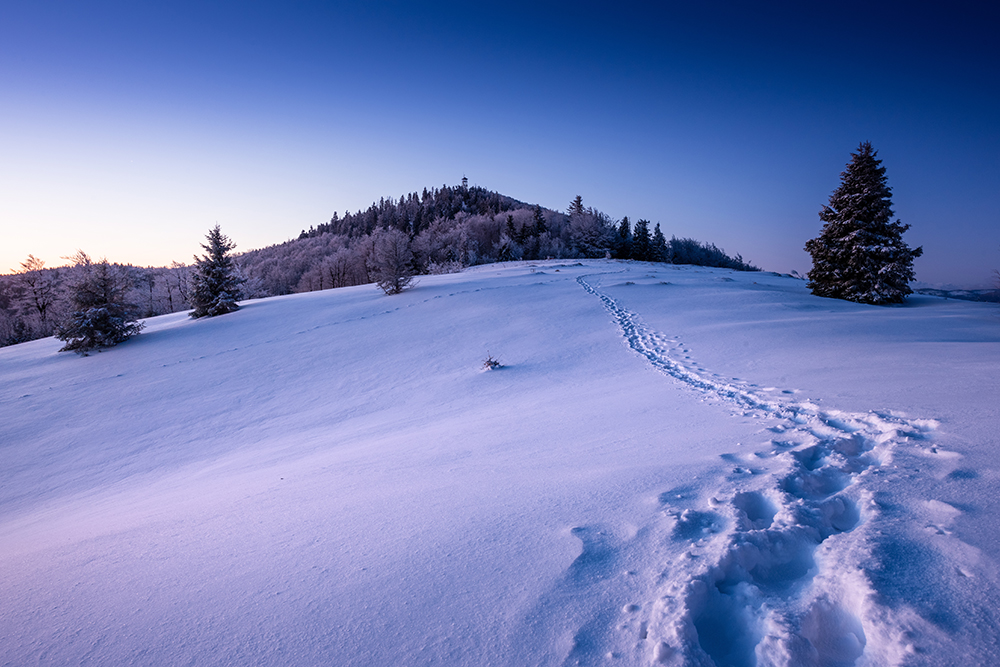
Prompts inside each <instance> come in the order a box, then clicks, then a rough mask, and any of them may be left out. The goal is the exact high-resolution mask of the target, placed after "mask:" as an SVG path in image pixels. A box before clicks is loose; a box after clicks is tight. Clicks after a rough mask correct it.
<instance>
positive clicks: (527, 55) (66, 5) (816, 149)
mask: <svg viewBox="0 0 1000 667" xmlns="http://www.w3.org/2000/svg"><path fill="white" fill-rule="evenodd" d="M992 6H993V3H986V2H980V3H968V4H955V3H950V4H948V5H947V7H946V6H945V5H944V4H943V3H942V4H941V5H940V6H939V7H929V6H928V7H925V6H922V5H919V4H917V3H872V2H865V3H861V2H837V3H802V2H788V3H750V2H698V3H672V2H667V3H657V4H656V5H653V4H646V3H634V2H627V1H626V2H615V3H596V2H572V3H569V2H567V3H527V2H503V3H474V2H433V3H403V2H377V1H376V2H357V3H353V2H352V3H346V2H344V3H324V2H296V1H294V0H289V1H287V2H231V3H223V2H205V3H202V2H160V3H154V2H143V1H137V0H129V1H121V2H88V1H80V0H77V1H72V2H70V1H66V2H52V1H48V0H40V1H38V2H7V1H6V0H0V230H2V235H0V236H2V243H0V271H10V270H12V269H15V268H17V266H18V264H19V263H20V262H21V261H24V259H25V258H26V257H27V255H28V254H29V253H31V254H34V255H35V256H37V257H40V258H42V259H44V260H45V261H46V262H47V263H48V265H50V266H51V265H57V264H60V263H62V260H61V259H60V257H64V256H68V255H71V254H73V253H74V252H75V251H76V249H78V248H80V249H83V250H85V251H86V252H88V253H89V254H91V255H92V256H95V257H102V256H106V257H107V258H108V259H110V260H112V261H118V262H130V263H133V264H139V265H165V264H168V263H169V262H170V261H171V260H177V261H183V262H189V261H191V257H192V255H193V254H194V253H195V252H199V251H200V248H199V245H198V244H199V243H200V242H201V240H202V239H203V236H204V234H205V232H206V231H207V230H208V229H209V228H210V227H211V226H213V225H214V224H216V223H219V224H220V225H222V228H223V231H224V232H225V233H227V234H228V235H229V236H231V237H232V238H233V240H234V241H235V242H236V243H237V245H238V247H239V249H241V250H249V249H252V248H257V247H261V246H265V245H270V244H273V243H280V242H282V241H285V240H287V239H289V238H293V237H295V236H296V235H297V234H298V232H299V231H300V230H301V229H303V228H308V227H309V226H310V225H314V224H318V223H321V222H325V221H326V220H328V219H329V218H330V216H331V215H332V214H333V212H334V211H338V212H341V213H343V212H344V211H345V210H351V211H354V210H358V209H361V208H366V207H367V206H368V205H370V204H371V203H372V201H375V200H377V199H378V198H380V197H382V196H393V197H399V196H400V195H401V194H404V193H408V192H411V191H414V190H420V189H422V188H423V187H430V186H440V185H442V184H445V183H447V184H456V183H458V182H459V180H460V179H461V178H462V176H463V175H467V176H468V177H469V180H470V182H471V183H473V184H478V185H482V186H484V187H487V188H490V189H493V190H497V191H500V192H502V193H504V194H508V195H510V196H513V197H516V198H518V199H521V200H524V201H528V202H531V203H536V202H537V203H540V204H542V205H543V206H547V207H550V208H555V209H559V210H565V209H566V207H567V205H568V204H569V202H570V200H571V199H572V198H573V197H574V196H575V195H577V194H580V195H582V196H583V200H584V203H585V204H586V205H589V206H593V207H595V208H598V209H600V210H602V211H604V212H606V213H608V214H609V215H611V216H613V217H616V218H619V217H621V216H623V215H628V216H630V217H631V218H632V219H636V218H639V217H645V218H648V219H650V220H651V221H653V222H654V223H655V222H659V223H660V224H661V225H662V228H663V230H664V232H665V233H666V234H667V235H668V236H669V235H671V234H675V235H677V236H691V237H694V238H697V239H699V240H702V241H710V242H713V243H715V244H716V245H718V246H720V247H722V248H724V249H725V250H727V251H728V252H730V253H741V254H742V255H743V257H744V259H748V260H750V261H753V262H754V263H756V264H758V265H760V266H762V267H764V268H766V269H769V270H775V271H781V272H787V271H790V270H792V269H795V270H798V271H800V272H805V271H806V270H808V269H809V267H810V261H809V256H808V255H807V254H806V253H805V252H804V251H803V250H802V246H803V244H804V243H805V241H806V240H807V239H809V238H811V237H814V236H816V234H817V233H818V232H819V229H820V222H819V218H818V216H817V213H818V211H819V209H820V207H821V206H822V205H823V204H824V203H826V201H827V199H828V197H829V195H830V192H831V191H832V190H833V189H834V188H835V187H836V186H837V185H838V183H839V174H840V172H841V171H842V170H843V168H844V166H845V164H846V162H847V161H848V159H849V158H850V152H851V151H853V150H855V149H856V148H857V146H858V144H859V143H860V142H861V141H863V140H870V141H871V142H872V143H873V144H874V146H875V147H876V148H877V149H878V151H879V157H880V158H882V159H883V160H884V165H885V166H886V168H887V170H888V177H889V184H890V185H891V186H892V187H893V194H894V196H893V200H894V204H895V210H896V214H897V216H898V217H899V218H901V219H902V220H903V222H907V223H910V224H911V225H912V229H911V230H910V231H909V232H908V233H907V236H906V240H907V241H908V242H909V243H910V244H911V245H923V246H924V256H923V257H922V258H920V259H918V260H917V261H916V269H917V278H918V280H920V281H924V282H928V283H932V284H940V283H949V284H955V285H965V286H975V285H985V284H988V283H990V282H991V280H992V271H993V270H994V269H995V268H998V267H1000V213H998V212H1000V206H998V201H997V200H998V193H1000V111H998V109H1000V67H998V64H1000V49H998V46H997V44H998V43H1000V40H998V39H997V38H996V35H997V32H998V29H1000V14H998V10H997V9H994V8H992Z"/></svg>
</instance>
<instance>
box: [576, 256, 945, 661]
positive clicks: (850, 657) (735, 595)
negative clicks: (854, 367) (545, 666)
mask: <svg viewBox="0 0 1000 667" xmlns="http://www.w3.org/2000/svg"><path fill="white" fill-rule="evenodd" d="M594 278H596V276H581V277H579V278H577V282H578V283H579V284H580V286H581V287H583V289H584V290H586V291H587V292H588V293H590V294H592V295H594V296H595V297H597V298H598V299H600V300H601V302H602V303H603V304H604V306H605V308H606V309H607V310H608V311H609V312H610V313H611V315H612V316H613V317H614V319H615V321H616V323H617V324H618V327H619V328H620V330H621V332H622V334H623V336H624V338H625V341H626V342H627V343H628V345H629V347H630V348H631V349H632V350H634V351H635V352H636V353H638V354H639V355H641V356H642V357H644V358H645V359H647V360H648V361H649V363H650V364H651V365H652V366H653V367H654V368H656V369H658V370H659V371H661V372H663V373H665V374H666V375H669V376H670V377H673V378H675V379H677V380H679V381H681V382H683V383H684V384H686V385H688V386H689V387H691V388H692V389H694V390H697V391H699V392H702V393H704V394H705V395H707V396H708V397H709V398H710V399H717V400H722V401H724V402H726V403H729V404H731V405H733V406H735V407H736V409H737V410H739V411H740V412H742V414H744V415H749V416H752V417H755V418H757V419H760V420H761V422H762V423H764V424H766V425H768V426H767V428H766V429H765V431H764V432H763V433H764V434H765V438H764V442H763V443H762V444H763V445H764V448H763V449H762V450H761V451H758V452H756V453H753V454H727V455H724V456H723V459H724V460H725V461H726V464H727V465H726V468H727V472H726V473H725V475H724V476H722V477H720V478H719V479H718V480H716V482H715V483H714V486H712V484H711V483H710V484H709V486H710V487H711V488H710V489H709V491H708V493H706V491H705V488H703V487H702V488H700V489H698V490H691V489H675V490H672V491H667V492H664V493H663V494H661V496H660V503H661V512H660V515H659V516H660V518H659V520H658V524H657V525H651V526H648V527H647V529H646V530H639V531H638V534H637V536H636V538H635V539H634V540H633V543H632V544H631V546H630V547H629V548H625V547H623V548H622V552H623V554H624V555H623V556H622V562H623V563H627V564H629V566H632V565H634V563H635V562H636V561H637V560H641V559H642V557H643V556H642V554H645V558H646V561H647V565H649V563H648V561H649V560H650V559H653V560H655V563H653V564H652V565H653V566H654V567H655V569H656V570H657V572H656V573H654V575H653V576H650V577H648V580H649V585H648V588H647V589H646V590H647V592H646V593H645V595H646V597H647V598H649V599H645V600H634V601H632V602H630V603H628V604H625V605H624V606H621V607H620V616H619V617H618V619H617V620H614V621H610V622H606V621H605V620H604V619H602V618H601V617H600V616H598V617H597V618H595V619H594V620H595V621H597V623H596V625H598V626H600V627H598V628H595V627H594V626H595V622H594V621H591V622H589V623H588V624H585V625H583V626H582V627H580V628H579V630H578V631H577V634H576V636H575V637H574V638H573V642H572V643H571V648H570V650H569V651H568V655H567V656H566V658H565V661H564V664H588V660H590V661H592V660H595V659H596V658H597V657H600V659H601V661H604V660H608V659H614V658H623V659H625V662H626V663H639V664H672V665H706V666H709V665H737V666H742V665H747V666H749V665H800V666H805V665H817V666H820V665H822V666H833V665H860V664H901V663H905V662H907V660H906V657H907V656H908V655H916V654H919V652H920V651H921V650H922V649H921V647H920V644H921V642H923V643H924V644H934V643H936V637H935V633H936V630H935V628H934V627H933V626H932V625H931V624H929V623H927V622H926V621H924V620H923V619H922V618H920V617H919V616H918V615H917V614H915V613H913V612H912V611H907V610H906V609H903V608H901V607H898V606H897V607H896V608H894V609H890V608H888V607H887V606H886V605H884V604H882V602H881V601H880V599H881V596H880V591H877V590H875V588H874V587H873V584H872V582H871V579H870V577H869V576H868V575H867V574H866V567H867V566H868V565H870V564H871V561H872V559H873V558H874V556H873V552H874V551H875V538H876V536H877V534H878V533H879V526H878V525H877V524H878V523H879V522H878V519H879V515H880V509H879V504H878V503H877V502H875V494H874V491H873V483H874V482H875V481H877V480H878V478H879V476H880V475H884V474H885V472H886V468H887V466H888V464H889V463H890V462H891V460H892V457H893V453H894V450H895V449H896V447H897V446H898V445H900V444H902V443H909V444H910V445H911V446H912V445H913V444H917V445H919V446H921V447H925V448H927V449H930V450H931V451H935V452H936V450H933V449H931V448H930V445H929V443H927V444H921V443H923V442H925V441H927V440H929V439H930V438H931V436H932V432H933V431H934V430H935V429H936V428H937V423H936V422H934V421H932V420H914V419H906V418H903V417H900V416H896V415H892V414H888V413H884V414H883V413H875V412H870V413H845V412H839V411H835V410H828V409H821V408H820V407H819V406H817V405H815V404H813V403H810V402H807V401H802V402H795V401H792V400H775V399H774V398H772V397H764V396H761V395H759V394H758V393H757V392H756V391H755V390H754V387H752V386H750V385H747V384H744V383H741V382H738V381H736V382H734V381H728V380H725V379H724V378H720V377H719V376H715V375H711V374H709V373H708V372H706V371H704V369H701V368H699V367H698V366H697V365H695V364H694V363H692V362H690V360H688V358H687V357H686V356H685V353H686V352H687V350H685V349H684V348H683V346H682V345H681V344H680V343H679V342H678V341H677V340H676V339H671V338H668V337H666V336H664V335H662V334H660V333H657V332H655V331H652V330H650V329H648V328H647V327H645V326H644V325H643V324H642V323H641V322H640V320H639V318H638V316H637V315H636V314H635V313H632V312H630V311H629V310H627V309H626V308H624V307H623V306H622V305H621V304H619V303H618V302H617V301H615V299H613V298H612V297H610V296H608V295H607V294H605V293H603V292H602V291H600V290H599V289H597V288H595V287H594V286H593V285H592V284H591V282H590V281H591V280H594ZM588 530H589V531H597V530H600V527H591V528H586V529H585V528H578V529H576V531H577V532H576V534H577V535H578V536H581V539H582V540H583V541H584V553H583V554H582V555H581V557H580V558H581V559H586V558H590V559H591V560H593V545H592V544H591V543H592V542H593V541H594V540H593V538H592V537H590V535H588V534H587V533H586V532H585V531H588ZM663 543H667V544H668V546H667V548H664V547H663ZM607 548H608V547H606V546H604V547H602V549H605V550H606V549H607ZM625 552H629V553H625ZM609 560H610V559H609V558H604V561H603V563H604V564H603V567H604V568H605V569H606V568H607V567H608V562H609ZM578 561H580V559H578ZM575 566H576V567H577V568H580V567H586V566H587V562H582V563H581V562H578V563H576V564H575ZM629 574H635V572H634V571H633V572H629ZM595 579H596V580H599V581H604V582H605V583H604V584H603V585H604V586H605V588H608V587H610V586H611V585H612V584H610V583H607V582H606V580H607V577H604V578H603V579H602V578H599V577H598V578H595ZM640 588H641V587H639V586H629V585H627V584H626V585H624V588H623V590H624V592H623V594H625V595H629V594H631V595H639V594H640V593H639V589H640ZM648 591H652V594H650V593H649V592H648ZM605 595H606V597H608V598H609V599H613V597H614V596H613V595H607V594H606V593H605ZM619 602H620V601H619ZM588 646H589V647H596V646H600V647H601V650H602V651H603V653H596V652H595V651H593V650H588V651H581V650H579V649H580V648H581V647H588Z"/></svg>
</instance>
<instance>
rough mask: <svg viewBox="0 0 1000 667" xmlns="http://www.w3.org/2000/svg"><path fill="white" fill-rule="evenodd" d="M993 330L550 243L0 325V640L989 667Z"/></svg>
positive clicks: (996, 372)
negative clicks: (129, 326)
mask: <svg viewBox="0 0 1000 667" xmlns="http://www.w3.org/2000/svg"><path fill="white" fill-rule="evenodd" d="M602 304H603V305H602ZM609 313H610V317H611V318H612V320H613V322H609ZM998 325H1000V319H998V317H997V315H996V311H995V309H993V308H992V307H989V306H984V305H981V304H973V303H968V302H955V301H946V300H943V299H936V298H933V297H915V298H914V301H913V303H912V304H908V305H907V306H906V307H902V308H891V309H887V308H877V307H874V306H863V305H859V304H847V303H844V302H836V301H833V300H825V299H818V298H817V297H814V296H811V295H809V294H808V292H807V290H806V288H805V284H804V282H803V281H798V280H795V279H793V278H790V277H784V276H777V275H774V274H770V275H769V274H763V273H735V272H732V271H728V270H722V269H708V268H704V267H684V266H666V265H652V264H642V263H634V262H616V261H601V260H583V261H580V262H557V261H547V262H537V263H527V262H520V263H511V264H508V265H502V266H501V265H492V266H479V267H475V268H473V269H469V270H466V271H464V272H462V273H458V274H450V275H439V276H423V277H421V279H420V281H419V284H418V285H417V286H416V287H415V288H414V289H411V290H406V291H405V292H403V293H401V294H398V295H395V296H392V297H387V296H384V295H383V294H382V292H381V291H380V290H379V289H378V288H377V287H375V286H373V285H368V286H358V287H351V288H344V289H334V290H327V291H323V292H310V293H307V294H295V295H289V296H285V297H275V298H270V299H264V300H259V301H250V302H247V303H244V304H243V305H242V306H241V308H240V309H239V310H238V311H236V312H234V313H230V314H227V315H224V316H221V317H216V318H204V319H198V320H194V319H191V318H190V317H188V316H187V315H186V314H184V313H179V314H175V315H169V316H163V317H157V318H151V319H150V320H148V321H147V322H146V327H145V328H144V330H143V334H142V335H141V336H137V337H136V338H134V339H132V340H129V341H128V342H127V343H126V344H123V345H121V346H118V347H116V348H114V349H113V350H109V351H105V352H102V353H100V354H94V355H91V356H89V357H85V358H78V357H77V356H76V355H67V354H66V353H62V354H60V353H58V352H57V350H58V348H59V347H60V344H59V342H58V341H55V340H52V339H47V340H38V341H32V342H30V343H25V344H23V345H15V346H10V347H6V348H3V349H2V350H0V380H2V381H0V666H4V665H18V666H20V665H56V664H59V665H81V664H101V665H140V664H141V665H183V664H191V665H207V666H215V665H237V664H238V665H260V666H262V667H263V666H269V667H270V666H273V667H283V666H285V665H303V666H312V665H316V666H320V665H338V666H340V665H344V666H347V667H383V666H384V665H400V666H404V667H410V666H413V667H417V666H423V665H485V666H492V667H524V666H525V665H532V666H540V667H541V666H544V667H552V666H556V665H577V664H579V665H608V666H611V665H622V666H625V665H627V666H630V667H631V666H640V665H641V666H650V665H653V666H655V665H661V664H667V665H671V664H672V665H676V666H680V665H693V666H704V667H710V666H718V667H723V666H737V667H743V666H749V665H760V666H768V665H795V666H800V665H801V666H803V667H820V666H822V667H833V666H838V667H844V666H847V665H854V666H855V667H869V666H870V667H874V666H882V665H907V666H908V665H914V666H916V665H921V666H922V665H926V666H928V667H946V666H950V665H954V664H962V665H995V664H1000V649H998V646H1000V619H998V614H997V609H998V604H997V599H1000V593H998V586H997V582H998V581H1000V574H998V572H997V568H996V561H995V559H994V558H993V557H992V555H991V554H992V553H994V552H995V551H997V550H998V549H1000V529H998V527H997V522H996V520H995V517H996V516H998V515H1000V499H998V498H997V495H996V492H995V489H996V488H997V486H996V485H997V484H998V483H1000V472H997V470H996V468H997V466H996V460H995V459H996V429H995V424H996V423H998V422H1000V411H998V408H997V406H996V401H995V397H996V396H997V395H1000V384H998V382H1000V381H998V378H1000V326H998ZM490 355H492V356H494V357H495V358H496V359H498V360H499V361H500V362H501V364H502V368H497V369H496V370H495V371H489V372H486V371H484V369H483V360H484V359H485V358H487V357H488V356H490ZM755 383H756V384H755ZM806 397H808V399H807V398H806ZM869 408H878V409H879V411H876V412H869V411H868V410H869ZM904 411H905V412H904ZM914 416H920V417H933V419H929V418H928V419H915V418H914ZM935 420H937V421H935Z"/></svg>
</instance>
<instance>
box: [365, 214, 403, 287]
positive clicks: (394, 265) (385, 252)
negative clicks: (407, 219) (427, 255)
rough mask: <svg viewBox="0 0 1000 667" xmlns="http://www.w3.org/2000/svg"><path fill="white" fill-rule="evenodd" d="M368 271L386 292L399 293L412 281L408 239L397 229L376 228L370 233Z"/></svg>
mask: <svg viewBox="0 0 1000 667" xmlns="http://www.w3.org/2000/svg"><path fill="white" fill-rule="evenodd" d="M368 263H369V267H368V270H369V273H370V275H371V276H372V278H374V280H375V282H376V283H377V284H378V286H379V287H381V288H382V291H383V292H385V293H386V294H399V293H400V292H402V291H403V290H405V289H406V288H407V287H409V286H410V283H412V282H413V250H412V249H411V248H410V239H409V237H408V236H407V235H406V234H404V233H403V232H401V231H399V230H398V229H378V230H376V231H375V233H374V234H372V245H371V254H370V255H369V256H368Z"/></svg>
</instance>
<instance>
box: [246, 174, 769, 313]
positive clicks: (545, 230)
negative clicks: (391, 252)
mask: <svg viewBox="0 0 1000 667" xmlns="http://www.w3.org/2000/svg"><path fill="white" fill-rule="evenodd" d="M387 230H398V231H399V232H402V233H404V234H406V236H407V238H408V239H409V250H410V251H411V252H412V259H411V264H412V268H413V270H414V271H415V272H416V273H441V272H445V271H456V270H459V269H461V268H463V267H465V266H471V265H475V264H485V263H489V262H497V261H501V262H502V261H510V260H519V259H527V260H532V259H544V258H546V257H552V258H595V257H613V258H618V259H636V260H643V261H653V262H667V263H675V264H699V265H703V266H715V267H723V268H732V269H737V270H742V271H746V270H755V269H756V267H754V266H752V265H750V264H749V263H747V262H744V261H743V258H742V257H741V256H739V255H736V256H735V257H730V256H729V255H727V254H726V253H725V252H724V251H723V250H721V249H720V248H717V247H716V246H715V245H713V244H706V243H700V242H698V241H694V240H692V239H678V238H674V237H672V238H670V239H669V240H668V239H667V238H666V237H665V236H664V234H663V232H662V230H661V229H660V225H659V224H656V225H655V226H653V225H652V224H651V223H650V222H649V221H647V220H638V221H636V222H635V223H634V224H633V223H632V222H630V221H629V219H628V218H627V217H625V218H623V219H621V220H614V219H612V218H611V217H609V216H608V215H606V214H604V213H602V212H600V211H597V210H595V209H593V208H590V207H586V206H584V204H583V200H582V198H581V197H579V196H578V197H576V199H575V200H574V201H573V202H570V205H569V207H568V209H567V211H566V212H565V213H563V212H560V211H554V210H551V209H546V208H543V207H541V206H539V205H537V204H535V205H532V204H528V203H525V202H523V201H519V200H517V199H514V198H513V197H508V196H506V195H502V194H500V193H498V192H493V191H491V190H487V189H486V188H482V187H478V186H469V185H467V183H466V182H465V181H464V179H463V183H462V184H461V185H457V186H449V185H444V186H442V187H441V188H432V189H430V190H428V189H426V188H425V189H424V190H423V191H422V192H419V193H418V192H413V193H410V194H407V195H403V196H402V197H400V198H399V199H398V200H394V199H392V198H391V197H390V198H388V199H381V200H380V201H379V202H377V203H374V204H372V205H371V206H370V207H369V208H368V209H367V210H364V211H358V212H357V213H345V214H344V215H343V216H342V217H341V216H340V215H338V214H337V213H334V215H333V217H332V218H331V219H330V221H329V222H327V223H323V224H320V225H318V226H315V227H311V228H310V229H309V230H305V231H303V232H302V233H301V234H300V235H299V237H298V238H297V239H295V240H293V241H288V242H286V243H282V244H280V245H276V246H271V247H268V248H262V249H260V250H253V251H250V252H247V253H244V254H243V255H242V256H241V258H240V262H241V266H242V267H243V270H244V272H245V273H246V275H247V277H248V278H250V284H251V285H252V290H253V292H252V293H253V294H261V295H263V294H287V293H290V292H308V291H312V290H317V289H329V288H331V287H342V286H348V285H357V284H364V283H369V282H372V276H371V271H370V259H371V252H372V249H373V247H374V242H375V240H376V237H377V236H378V235H379V234H380V233H383V232H385V231H387Z"/></svg>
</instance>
